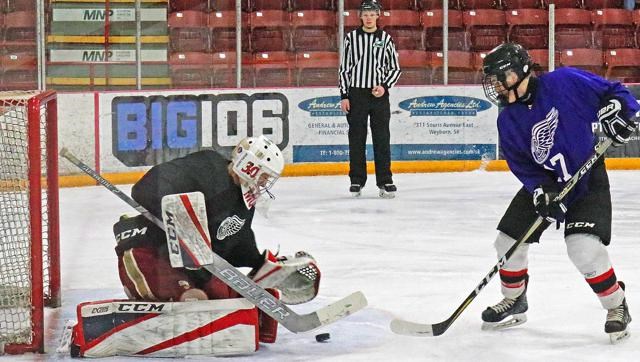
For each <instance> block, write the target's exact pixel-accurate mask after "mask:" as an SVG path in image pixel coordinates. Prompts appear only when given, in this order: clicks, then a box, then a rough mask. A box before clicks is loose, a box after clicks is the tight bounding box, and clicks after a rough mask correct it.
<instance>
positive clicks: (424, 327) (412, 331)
mask: <svg viewBox="0 0 640 362" xmlns="http://www.w3.org/2000/svg"><path fill="white" fill-rule="evenodd" d="M611 143H612V141H611V139H609V138H607V139H606V140H604V141H601V142H599V143H598V144H597V145H596V146H595V152H594V153H593V155H591V157H590V158H589V159H588V160H587V161H586V162H585V163H584V164H583V165H582V167H580V169H579V170H578V171H577V172H576V173H575V174H574V175H573V176H572V177H571V178H570V179H569V181H567V183H566V185H565V186H564V188H563V189H562V191H560V193H559V194H558V196H556V198H555V199H554V202H555V201H560V200H562V199H563V198H564V197H565V196H567V194H568V193H569V192H570V191H571V190H572V189H573V188H574V186H575V185H576V184H577V183H578V181H580V179H581V178H582V176H584V175H585V174H586V173H587V172H588V171H589V170H590V169H591V167H593V165H594V164H595V163H596V161H598V159H599V158H600V157H601V156H602V155H603V154H604V153H605V151H606V150H607V148H609V146H611ZM543 220H544V219H543V218H542V217H541V216H538V217H537V218H536V220H535V221H534V222H533V223H532V224H531V225H530V226H529V229H528V230H527V231H526V232H525V233H524V235H522V236H521V237H520V239H518V240H516V242H515V243H513V245H512V246H511V248H509V250H507V252H506V253H505V254H504V255H503V256H502V257H501V258H500V259H499V260H498V263H497V264H496V265H494V266H493V268H491V270H490V271H489V274H487V275H485V277H484V278H483V279H482V281H481V282H480V284H478V285H477V286H476V287H475V289H474V290H473V291H472V292H471V294H469V296H468V297H467V298H466V299H465V300H464V301H463V302H462V304H460V306H459V307H458V309H456V310H455V311H454V312H453V314H452V315H451V316H450V317H449V318H448V319H446V320H445V321H442V322H440V323H435V324H426V323H416V322H411V321H407V320H403V319H397V318H395V319H393V320H392V321H391V325H390V327H391V330H392V331H393V332H394V333H397V334H402V335H407V336H420V337H422V336H439V335H441V334H443V333H444V332H446V331H447V329H449V327H451V324H453V322H454V321H455V320H456V319H458V317H459V316H460V314H462V312H463V311H464V310H465V309H466V308H467V307H468V306H469V304H471V302H472V301H473V300H474V299H475V298H476V296H478V294H480V291H481V290H482V289H483V288H484V287H485V286H487V284H489V281H491V279H492V278H493V276H494V275H496V274H497V273H498V271H499V270H500V267H502V266H503V265H504V264H505V263H506V262H507V260H509V258H510V257H511V255H513V253H515V251H516V249H517V248H518V246H520V245H521V244H522V243H524V242H525V241H527V239H529V237H530V236H531V235H532V234H533V233H534V232H535V231H536V230H537V229H538V227H540V225H542V222H543Z"/></svg>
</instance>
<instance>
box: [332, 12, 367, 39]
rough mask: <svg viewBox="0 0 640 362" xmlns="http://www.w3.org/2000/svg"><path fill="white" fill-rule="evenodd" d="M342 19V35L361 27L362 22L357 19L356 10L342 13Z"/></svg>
mask: <svg viewBox="0 0 640 362" xmlns="http://www.w3.org/2000/svg"><path fill="white" fill-rule="evenodd" d="M342 17H343V19H344V33H345V34H347V33H348V32H350V31H352V30H354V29H357V28H359V27H361V26H362V22H361V21H360V18H359V17H358V11H357V10H353V9H351V10H345V11H344V13H343V14H342ZM337 20H338V19H337V18H336V25H337V24H338V22H337Z"/></svg>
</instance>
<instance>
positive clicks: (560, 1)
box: [544, 0, 583, 9]
mask: <svg viewBox="0 0 640 362" xmlns="http://www.w3.org/2000/svg"><path fill="white" fill-rule="evenodd" d="M544 2H545V5H547V6H548V4H549V0H544ZM553 3H554V4H556V9H561V8H574V9H580V8H582V7H583V6H582V0H554V2H553Z"/></svg>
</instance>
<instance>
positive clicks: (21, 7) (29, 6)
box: [3, 0, 36, 14]
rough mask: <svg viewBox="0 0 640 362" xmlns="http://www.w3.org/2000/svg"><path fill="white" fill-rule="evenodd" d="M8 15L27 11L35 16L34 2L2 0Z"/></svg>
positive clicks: (27, 0)
mask: <svg viewBox="0 0 640 362" xmlns="http://www.w3.org/2000/svg"><path fill="white" fill-rule="evenodd" d="M3 2H4V3H5V5H6V6H5V9H6V11H7V12H8V13H12V12H15V11H27V12H32V13H34V14H35V12H36V0H3Z"/></svg>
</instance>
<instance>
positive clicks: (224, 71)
mask: <svg viewBox="0 0 640 362" xmlns="http://www.w3.org/2000/svg"><path fill="white" fill-rule="evenodd" d="M211 58H212V62H213V64H212V66H211V68H212V69H213V78H212V81H211V86H212V87H219V88H235V87H236V86H237V84H236V79H237V78H236V52H218V53H213V55H212V56H211ZM240 76H241V77H242V82H241V86H242V87H253V86H254V84H253V67H252V64H251V54H249V53H242V74H241V75H240Z"/></svg>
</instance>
